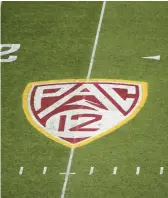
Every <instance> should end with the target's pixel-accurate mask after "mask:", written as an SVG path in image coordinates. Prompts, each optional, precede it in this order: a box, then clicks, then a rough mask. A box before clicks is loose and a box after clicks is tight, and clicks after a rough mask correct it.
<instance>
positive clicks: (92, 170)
mask: <svg viewBox="0 0 168 198" xmlns="http://www.w3.org/2000/svg"><path fill="white" fill-rule="evenodd" d="M93 172H94V166H92V167H90V172H89V175H92V174H93Z"/></svg>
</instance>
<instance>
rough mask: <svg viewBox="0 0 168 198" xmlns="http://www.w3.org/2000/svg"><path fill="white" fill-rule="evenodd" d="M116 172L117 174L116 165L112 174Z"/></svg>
mask: <svg viewBox="0 0 168 198" xmlns="http://www.w3.org/2000/svg"><path fill="white" fill-rule="evenodd" d="M116 174H117V167H114V170H113V175H116Z"/></svg>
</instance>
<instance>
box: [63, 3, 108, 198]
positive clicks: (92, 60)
mask: <svg viewBox="0 0 168 198" xmlns="http://www.w3.org/2000/svg"><path fill="white" fill-rule="evenodd" d="M105 6H106V1H104V2H103V5H102V9H101V14H100V19H99V23H98V27H97V31H96V37H95V42H94V46H93V50H92V55H91V59H90V64H89V70H88V74H87V79H90V76H91V72H92V68H93V62H94V57H95V53H96V48H97V43H98V39H99V34H100V29H101V25H102V21H103V16H104V11H105ZM73 154H74V148H72V149H71V151H70V155H69V160H68V165H67V170H66V175H65V180H64V184H63V188H62V193H61V198H64V197H65V191H66V186H67V183H68V178H69V174H70V170H71V165H72V159H73Z"/></svg>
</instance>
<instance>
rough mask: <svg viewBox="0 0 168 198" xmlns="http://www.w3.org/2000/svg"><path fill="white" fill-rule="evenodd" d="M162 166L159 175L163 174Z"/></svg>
mask: <svg viewBox="0 0 168 198" xmlns="http://www.w3.org/2000/svg"><path fill="white" fill-rule="evenodd" d="M163 171H164V167H160V175H163Z"/></svg>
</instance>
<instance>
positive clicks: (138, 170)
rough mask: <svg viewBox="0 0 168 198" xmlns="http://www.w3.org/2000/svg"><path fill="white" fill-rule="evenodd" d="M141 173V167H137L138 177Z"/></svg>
mask: <svg viewBox="0 0 168 198" xmlns="http://www.w3.org/2000/svg"><path fill="white" fill-rule="evenodd" d="M139 173H140V167H137V169H136V175H139Z"/></svg>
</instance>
